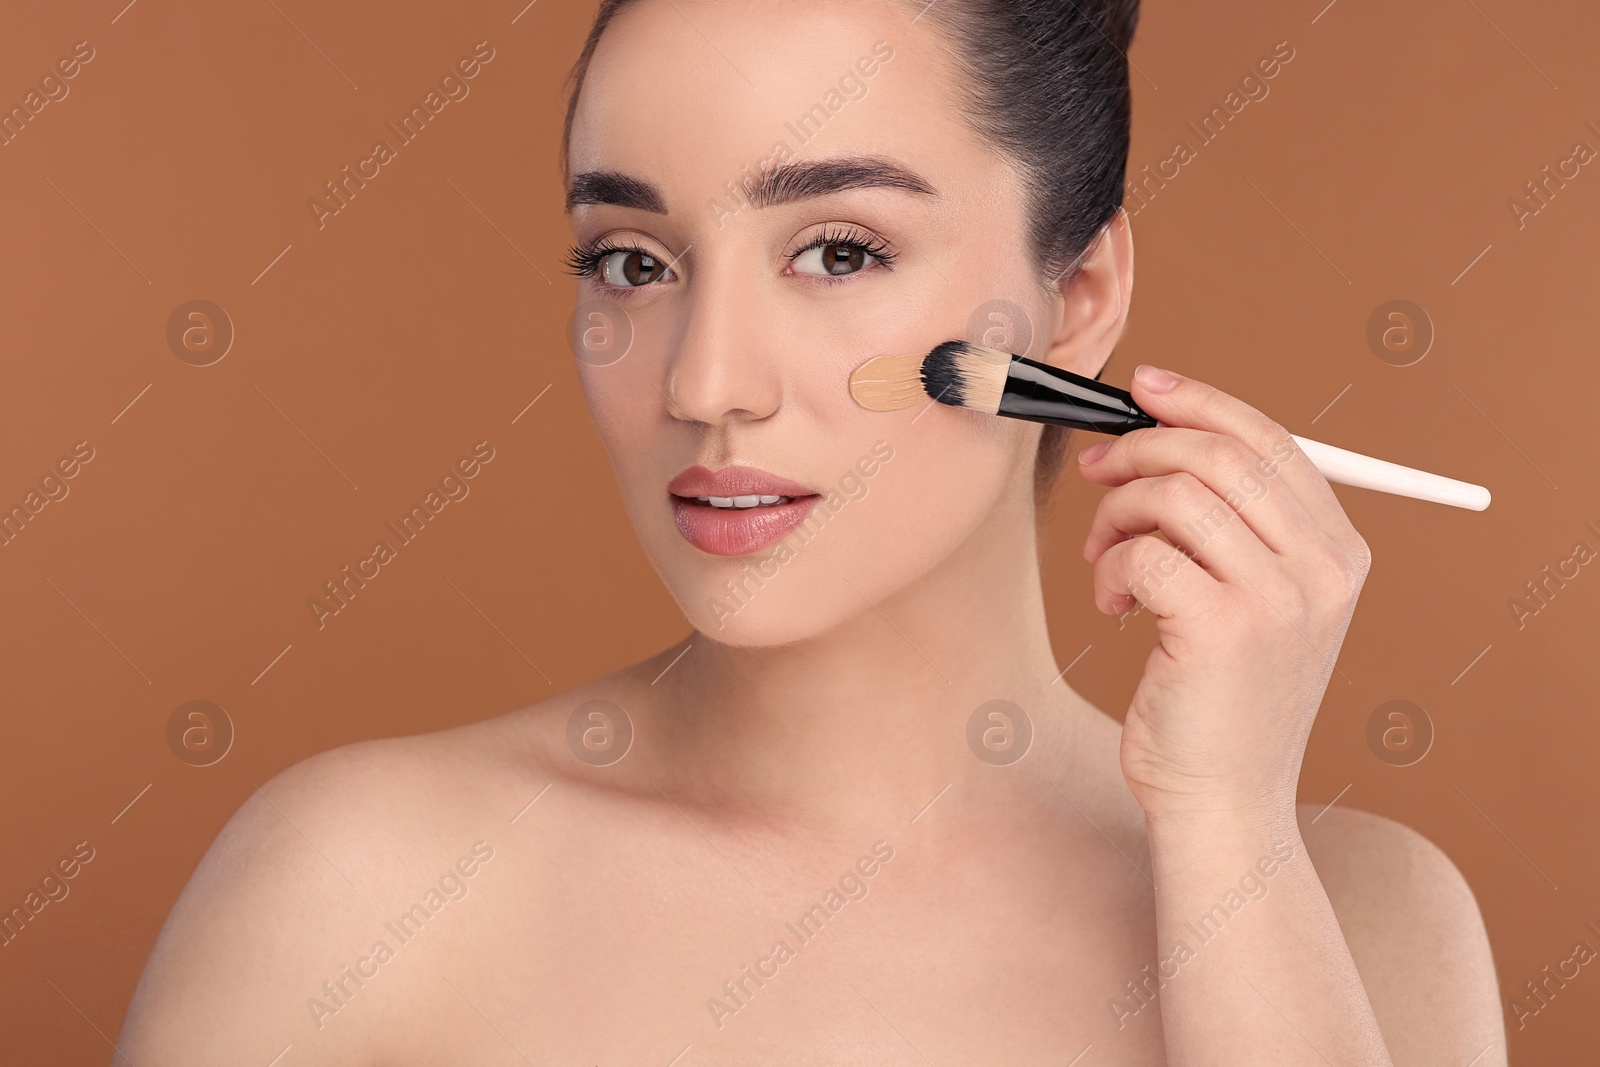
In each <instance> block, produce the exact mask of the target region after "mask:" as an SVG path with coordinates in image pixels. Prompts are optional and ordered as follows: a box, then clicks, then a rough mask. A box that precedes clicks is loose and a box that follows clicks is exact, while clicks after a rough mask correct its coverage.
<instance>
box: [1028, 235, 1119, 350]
mask: <svg viewBox="0 0 1600 1067" xmlns="http://www.w3.org/2000/svg"><path fill="white" fill-rule="evenodd" d="M1132 296H1133V229H1132V224H1131V223H1130V222H1129V220H1128V213H1127V212H1126V211H1125V210H1122V209H1120V208H1119V209H1118V210H1117V213H1116V215H1115V216H1114V217H1113V218H1112V219H1111V221H1110V222H1108V223H1106V224H1105V226H1103V227H1102V228H1101V230H1100V232H1099V234H1097V235H1096V237H1095V239H1094V242H1093V243H1092V244H1090V246H1089V248H1088V251H1087V254H1086V255H1085V256H1084V259H1083V263H1082V264H1081V265H1080V266H1079V267H1078V269H1077V271H1076V272H1075V273H1072V274H1069V275H1068V276H1067V277H1065V278H1063V279H1062V280H1061V281H1060V282H1059V283H1058V284H1057V290H1056V300H1055V321H1054V329H1053V330H1052V331H1051V335H1050V348H1049V350H1048V351H1047V352H1046V353H1045V356H1044V362H1046V363H1049V364H1050V365H1051V366H1055V367H1061V368H1063V369H1064V370H1070V371H1072V372H1074V373H1076V374H1081V375H1083V376H1084V377H1086V378H1097V377H1099V375H1100V371H1101V370H1102V369H1103V368H1104V367H1105V365H1106V361H1107V360H1108V359H1110V358H1111V351H1112V349H1113V348H1115V347H1116V344H1117V340H1118V339H1119V338H1120V337H1121V336H1122V326H1123V323H1124V322H1126V321H1127V319H1128V306H1129V304H1130V302H1131V300H1132Z"/></svg>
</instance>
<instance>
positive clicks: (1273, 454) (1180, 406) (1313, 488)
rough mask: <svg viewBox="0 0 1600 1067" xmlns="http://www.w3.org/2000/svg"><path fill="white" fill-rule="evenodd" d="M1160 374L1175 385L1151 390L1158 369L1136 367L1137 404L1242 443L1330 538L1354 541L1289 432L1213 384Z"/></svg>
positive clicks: (1321, 479)
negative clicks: (1269, 468) (1270, 466)
mask: <svg viewBox="0 0 1600 1067" xmlns="http://www.w3.org/2000/svg"><path fill="white" fill-rule="evenodd" d="M1152 372H1154V373H1152ZM1165 373H1166V374H1167V375H1170V376H1171V377H1173V378H1175V379H1177V381H1176V384H1174V385H1173V386H1172V387H1171V388H1170V389H1168V390H1166V391H1164V392H1156V391H1155V390H1154V389H1152V388H1151V384H1152V379H1153V378H1156V377H1159V376H1160V375H1161V374H1162V370H1161V368H1156V367H1149V366H1141V367H1140V368H1137V369H1136V370H1135V373H1134V378H1133V387H1134V388H1133V392H1134V399H1135V401H1136V402H1137V403H1138V404H1139V406H1140V407H1142V408H1144V409H1145V410H1146V411H1147V412H1149V413H1150V414H1151V415H1154V416H1155V417H1156V418H1157V419H1159V420H1160V421H1162V422H1164V423H1166V424H1168V425H1170V426H1186V427H1191V428H1193V429H1197V430H1212V431H1214V432H1217V433H1225V434H1228V435H1229V436H1231V437H1236V438H1238V439H1239V440H1240V441H1243V442H1244V443H1245V445H1246V446H1248V447H1249V448H1250V449H1251V450H1252V451H1253V452H1255V453H1256V454H1257V455H1258V456H1261V457H1262V458H1263V459H1267V460H1269V461H1271V462H1272V463H1273V464H1274V465H1275V466H1276V468H1277V476H1278V477H1281V478H1283V480H1284V482H1285V484H1287V485H1289V486H1290V487H1291V488H1292V489H1293V491H1294V494H1295V495H1296V496H1297V497H1299V499H1300V502H1301V504H1302V505H1303V506H1304V507H1305V509H1306V512H1307V513H1308V514H1309V515H1311V516H1312V518H1314V519H1316V521H1317V523H1318V524H1319V525H1320V526H1321V527H1322V528H1323V530H1324V531H1326V533H1327V534H1328V536H1329V537H1330V538H1332V539H1333V540H1334V541H1335V542H1337V543H1339V544H1341V545H1347V546H1353V545H1354V543H1355V541H1356V540H1359V536H1358V535H1357V534H1356V532H1355V528H1354V527H1352V526H1351V525H1350V520H1349V518H1348V517H1347V516H1346V515H1345V513H1344V508H1343V507H1341V506H1340V505H1339V498H1338V497H1337V496H1335V495H1334V492H1333V488H1332V487H1331V486H1329V485H1328V479H1327V478H1325V477H1324V476H1323V474H1322V472H1321V471H1319V470H1317V468H1316V465H1315V464H1313V463H1312V462H1311V460H1310V458H1309V457H1308V456H1306V454H1305V452H1303V451H1302V450H1301V449H1300V446H1299V445H1297V444H1296V443H1295V441H1294V438H1293V437H1292V436H1291V435H1290V434H1289V431H1288V430H1286V429H1284V428H1283V426H1281V425H1280V424H1279V423H1278V422H1276V421H1275V420H1273V419H1271V418H1269V417H1267V416H1266V415H1264V414H1263V413H1262V412H1260V411H1258V410H1256V409H1255V408H1253V407H1251V406H1250V405H1249V404H1246V403H1245V402H1244V401H1243V400H1240V399H1239V398H1237V397H1235V396H1231V395H1230V394H1228V393H1225V392H1223V391H1222V390H1221V389H1218V388H1216V387H1215V386H1211V385H1207V384H1206V383H1205V382H1201V381H1196V380H1195V379H1193V378H1186V377H1184V376H1183V375H1181V374H1174V373H1173V372H1172V371H1166V372H1165ZM1147 401H1148V403H1147Z"/></svg>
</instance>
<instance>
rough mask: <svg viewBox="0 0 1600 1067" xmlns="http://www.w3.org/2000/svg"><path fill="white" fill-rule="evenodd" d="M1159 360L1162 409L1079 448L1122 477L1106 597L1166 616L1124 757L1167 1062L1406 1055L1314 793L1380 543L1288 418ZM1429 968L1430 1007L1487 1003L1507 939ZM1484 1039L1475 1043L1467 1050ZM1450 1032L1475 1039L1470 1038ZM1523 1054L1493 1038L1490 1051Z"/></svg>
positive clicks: (1139, 393)
mask: <svg viewBox="0 0 1600 1067" xmlns="http://www.w3.org/2000/svg"><path fill="white" fill-rule="evenodd" d="M1152 371H1155V368H1149V367H1141V368H1139V369H1138V371H1137V372H1136V373H1135V376H1134V383H1133V384H1134V389H1133V391H1134V398H1135V400H1136V401H1137V402H1138V403H1139V405H1140V406H1141V407H1142V408H1144V410H1146V411H1148V412H1149V413H1150V414H1152V415H1154V416H1155V417H1156V418H1157V419H1159V420H1160V421H1161V425H1160V426H1156V427H1152V428H1149V429H1142V430H1136V431H1134V432H1132V433H1129V434H1127V435H1125V436H1123V437H1120V438H1117V439H1115V440H1113V441H1109V442H1106V444H1105V447H1102V448H1099V449H1098V450H1094V449H1091V450H1086V451H1085V453H1084V454H1082V455H1080V457H1079V459H1080V468H1081V469H1082V470H1083V472H1084V475H1085V477H1087V478H1089V479H1090V480H1091V481H1095V482H1098V483H1100V484H1103V485H1110V486H1113V487H1114V488H1112V489H1111V490H1110V492H1108V493H1106V494H1105V497H1104V498H1103V499H1102V500H1101V502H1100V505H1099V507H1098V508H1097V510H1096V513H1095V516H1094V520H1093V522H1092V524H1091V527H1090V531H1089V535H1088V539H1087V542H1086V544H1085V546H1084V556H1085V558H1086V559H1088V560H1089V561H1090V562H1091V563H1093V564H1094V565H1095V598H1096V604H1097V605H1098V606H1099V608H1100V609H1101V610H1102V611H1105V612H1108V613H1111V614H1120V613H1122V612H1124V611H1126V610H1129V609H1131V608H1132V606H1133V605H1134V604H1135V603H1138V604H1141V605H1143V607H1145V608H1147V609H1149V610H1150V611H1151V612H1152V613H1153V614H1154V615H1155V617H1156V629H1157V632H1158V634H1159V637H1160V640H1159V642H1158V644H1157V646H1156V647H1155V648H1154V649H1153V650H1152V651H1151V653H1150V657H1149V659H1148V661H1147V662H1146V665H1145V671H1144V675H1143V677H1142V678H1141V679H1140V682H1139V686H1138V689H1137V690H1136V691H1135V694H1134V698H1133V701H1132V703H1131V705H1130V706H1129V708H1128V713H1127V716H1126V718H1125V720H1124V723H1123V730H1122V744H1121V763H1122V771H1123V776H1124V777H1125V778H1126V779H1127V782H1128V786H1129V789H1130V790H1131V791H1132V793H1133V795H1134V797H1135V799H1136V800H1137V801H1138V802H1139V805H1140V807H1142V808H1143V809H1144V812H1145V819H1146V828H1147V831H1148V835H1149V840H1150V849H1151V856H1152V865H1153V880H1154V883H1155V891H1156V892H1155V896H1156V913H1157V937H1158V947H1159V950H1160V951H1161V953H1162V954H1163V956H1162V963H1161V965H1160V967H1159V978H1160V979H1161V981H1160V985H1161V988H1160V989H1159V992H1158V995H1159V999H1160V1004H1161V1016H1162V1022H1163V1029H1164V1033H1165V1035H1166V1046H1167V1056H1168V1061H1169V1062H1170V1063H1172V1064H1174V1065H1191V1064H1227V1065H1229V1067H1242V1065H1248V1064H1272V1065H1280V1064H1297V1063H1305V1064H1322V1063H1327V1064H1339V1065H1341V1067H1342V1065H1346V1064H1351V1065H1354V1064H1361V1065H1372V1067H1383V1065H1387V1064H1392V1063H1395V1062H1397V1060H1396V1059H1395V1058H1394V1057H1395V1053H1396V1049H1397V1048H1400V1047H1405V1048H1407V1049H1408V1054H1407V1059H1406V1060H1403V1061H1398V1062H1402V1063H1409V1062H1413V1061H1412V1060H1411V1059H1410V1053H1409V1050H1410V1049H1412V1048H1413V1047H1414V1045H1413V1043H1411V1042H1409V1041H1399V1042H1395V1043H1394V1044H1393V1045H1389V1044H1387V1043H1386V1040H1385V1034H1384V1032H1383V1031H1382V1030H1380V1027H1379V1021H1378V1016H1377V1014H1376V1013H1375V1012H1374V1009H1373V1004H1372V1002H1371V997H1370V992H1371V990H1372V989H1374V988H1386V989H1387V988H1392V983H1391V982H1388V981H1386V978H1387V976H1386V975H1381V974H1368V975H1364V974H1362V973H1361V972H1360V971H1358V968H1357V962H1356V961H1355V960H1354V959H1353V958H1352V952H1351V947H1350V945H1349V944H1348V943H1347V941H1346V937H1345V931H1344V930H1343V929H1342V928H1341V924H1340V918H1341V917H1340V916H1338V915H1336V914H1335V908H1334V906H1333V904H1331V903H1330V900H1329V894H1328V893H1327V892H1326V891H1325V889H1324V885H1323V883H1322V881H1321V880H1320V879H1319V877H1318V872H1317V870H1316V868H1314V867H1313V866H1312V864H1311V861H1310V860H1309V858H1308V857H1307V852H1306V843H1305V841H1304V840H1303V839H1302V836H1301V832H1300V829H1299V825H1298V822H1297V820H1296V814H1295V793H1296V785H1297V783H1298V779H1299V775H1300V764H1301V760H1302V758H1303V756H1304V753H1305V745H1306V740H1307V738H1308V737H1309V736H1310V733H1311V726H1312V723H1313V721H1314V719H1315V717H1316V713H1317V709H1318V707H1319V706H1320V705H1321V702H1322V697H1323V693H1324V690H1325V689H1326V687H1327V684H1328V680H1329V677H1330V676H1331V675H1332V673H1333V671H1334V669H1335V661H1336V659H1337V657H1338V652H1339V648H1340V646H1341V644H1342V643H1343V640H1344V634H1345V631H1346V629H1347V628H1348V626H1349V624H1350V619H1351V617H1352V614H1353V613H1354V610H1355V604H1356V599H1357V597H1358V596H1359V594H1360V590H1361V586H1362V584H1363V583H1364V582H1365V579H1366V575H1367V571H1368V568H1369V566H1370V559H1371V557H1370V553H1369V552H1368V549H1367V545H1366V542H1365V541H1364V540H1363V539H1362V538H1361V537H1360V535H1359V534H1357V532H1356V531H1355V529H1354V528H1353V527H1352V526H1351V524H1350V521H1349V519H1348V517H1347V516H1346V515H1345V513H1344V510H1343V508H1342V507H1341V506H1340V504H1339V501H1338V498H1337V497H1335V496H1334V494H1333V491H1332V489H1331V488H1330V487H1329V485H1328V482H1327V479H1326V478H1324V477H1323V476H1322V475H1321V473H1320V472H1318V471H1317V469H1316V467H1315V466H1314V465H1312V463H1311V461H1310V460H1309V459H1308V458H1307V457H1306V456H1305V454H1304V453H1303V452H1301V451H1300V449H1299V448H1298V447H1297V446H1296V445H1295V443H1294V441H1293V438H1292V437H1290V435H1289V433H1288V431H1287V430H1286V429H1284V428H1283V427H1282V426H1280V425H1279V424H1278V423H1276V422H1274V421H1273V420H1271V419H1269V418H1268V417H1266V416H1265V415H1263V414H1262V413H1261V412H1259V411H1257V410H1255V409H1254V408H1252V407H1250V406H1249V405H1248V404H1245V403H1244V402H1242V401H1240V400H1238V399H1236V398H1234V397H1232V396H1229V395H1228V394H1226V393H1224V392H1222V391H1221V390H1218V389H1215V388H1212V387H1211V386H1209V385H1206V384H1204V383H1202V382H1198V381H1194V380H1192V379H1189V378H1184V377H1182V376H1178V375H1171V374H1164V373H1163V372H1159V371H1156V372H1155V373H1151V372H1152ZM1163 377H1164V378H1165V379H1166V380H1165V382H1163V381H1162V379H1163ZM1401 506H1416V505H1412V504H1407V503H1404V502H1402V505H1401ZM1158 532H1159V533H1160V534H1163V535H1165V538H1166V540H1162V539H1161V538H1158V537H1155V536H1151V535H1152V534H1155V533H1158ZM1346 681H1348V679H1346ZM1368 844H1369V842H1366V841H1364V840H1363V838H1362V836H1361V835H1356V836H1355V837H1354V838H1352V839H1351V840H1350V841H1347V842H1345V847H1346V848H1347V849H1349V848H1353V849H1355V850H1356V852H1357V854H1358V855H1360V858H1361V859H1362V860H1364V861H1366V862H1367V864H1368V865H1367V866H1366V867H1365V868H1364V870H1362V872H1361V873H1360V874H1359V875H1358V876H1357V877H1358V879H1359V878H1370V879H1371V880H1372V881H1373V882H1374V883H1381V881H1382V877H1383V872H1382V871H1381V869H1379V867H1378V865H1379V864H1381V863H1382V862H1383V860H1384V859H1385V858H1386V857H1387V856H1389V855H1392V853H1385V852H1384V851H1383V850H1382V849H1379V848H1377V847H1376V845H1373V847H1371V848H1370V849H1368V851H1367V853H1366V854H1364V855H1361V854H1360V850H1361V849H1362V848H1364V847H1366V846H1367V845H1368ZM1436 868H1437V865H1436ZM1451 870H1452V872H1453V868H1451ZM1456 877H1459V875H1457V876H1456ZM1435 878H1436V880H1438V876H1437V875H1435ZM1441 885H1442V882H1441ZM1461 888H1462V889H1464V886H1463V887H1461ZM1463 899H1465V901H1466V902H1467V903H1466V904H1465V905H1463V904H1462V900H1463ZM1470 900H1471V895H1470V893H1462V892H1441V893H1440V894H1438V897H1437V899H1434V898H1432V897H1430V896H1427V895H1424V896H1421V897H1420V898H1417V897H1408V898H1407V899H1406V903H1405V904H1404V905H1403V907H1402V911H1401V915H1402V919H1401V925H1414V926H1417V927H1419V928H1423V929H1429V930H1443V931H1446V934H1445V935H1443V936H1449V935H1450V933H1460V934H1462V935H1463V936H1469V937H1470V936H1472V934H1471V933H1469V929H1470V928H1472V927H1473V925H1474V924H1477V923H1478V920H1477V917H1476V907H1475V905H1471V903H1470ZM1380 910H1381V909H1380ZM1391 911H1392V909H1391ZM1390 925H1391V926H1393V925H1395V923H1394V921H1393V919H1392V918H1391V920H1390ZM1476 929H1478V930H1481V925H1477V926H1476ZM1415 952H1416V956H1417V958H1418V959H1419V960H1420V961H1421V962H1420V967H1421V969H1422V971H1423V973H1425V974H1427V973H1431V972H1432V970H1434V969H1437V966H1438V964H1439V963H1440V962H1441V961H1442V960H1444V959H1446V958H1449V957H1451V956H1452V952H1451V950H1450V949H1448V948H1446V947H1444V946H1441V945H1439V944H1437V943H1430V942H1428V941H1423V942H1420V943H1416V944H1415ZM1430 965H1431V967H1430ZM1379 966H1380V969H1382V967H1383V965H1382V964H1380V965H1379ZM1485 968H1489V969H1488V973H1487V974H1485V973H1484V971H1485ZM1369 969H1371V968H1369ZM1364 979H1366V981H1365V982H1364V981H1363V980H1364ZM1427 985H1428V988H1429V989H1430V990H1431V991H1432V993H1433V994H1434V996H1433V997H1432V999H1429V1000H1424V1001H1423V1002H1422V1003H1424V1004H1427V1005H1428V1006H1427V1007H1426V1008H1425V1009H1424V1010H1425V1011H1431V1012H1433V1013H1434V1014H1444V1015H1448V1016H1450V1017H1459V1014H1460V1013H1461V1012H1462V1011H1463V1010H1466V1011H1468V1012H1469V1013H1470V1012H1472V1011H1478V1012H1479V1014H1480V1015H1481V1010H1480V1009H1479V1008H1477V1007H1471V1008H1467V1009H1463V1008H1462V1007H1461V1005H1460V1004H1458V1003H1454V1002H1452V998H1455V997H1457V996H1458V995H1460V994H1463V993H1464V992H1467V991H1470V992H1471V993H1472V996H1471V997H1469V998H1468V999H1469V1000H1470V1001H1471V1004H1472V1005H1481V1003H1482V1000H1481V990H1482V989H1483V988H1484V987H1485V986H1487V987H1489V988H1492V986H1493V972H1492V968H1490V965H1489V961H1488V959H1487V953H1484V954H1483V957H1482V958H1481V959H1478V960H1476V961H1475V971H1474V973H1472V974H1471V975H1468V976H1466V977H1464V978H1462V979H1460V980H1459V982H1458V984H1456V985H1451V984H1449V983H1447V982H1446V983H1441V982H1439V981H1438V980H1437V979H1435V980H1432V981H1429V982H1428V983H1427ZM1434 1000H1437V1001H1439V1003H1433V1001H1434ZM1417 1025H1418V1026H1419V1027H1421V1028H1423V1029H1426V1024H1422V1023H1418V1024H1417ZM1484 1029H1485V1027H1483V1026H1481V1025H1480V1026H1479V1027H1477V1028H1476V1029H1471V1030H1469V1031H1468V1032H1466V1033H1459V1034H1456V1035H1455V1036H1454V1037H1452V1038H1451V1039H1450V1041H1449V1042H1447V1044H1452V1045H1455V1046H1459V1045H1461V1043H1462V1042H1465V1041H1467V1040H1476V1038H1477V1037H1478V1036H1480V1035H1481V1034H1482V1033H1483V1032H1484ZM1480 1051H1483V1050H1480V1049H1479V1048H1473V1049H1470V1050H1465V1055H1463V1056H1460V1057H1459V1062H1460V1064H1461V1065H1462V1067H1464V1065H1465V1064H1466V1063H1468V1062H1469V1061H1470V1060H1471V1059H1472V1057H1473V1056H1477V1055H1479V1053H1480ZM1429 1052H1430V1054H1431V1055H1432V1056H1435V1057H1439V1059H1437V1060H1436V1061H1435V1062H1442V1063H1454V1062H1456V1061H1457V1058H1458V1057H1457V1056H1456V1052H1457V1048H1456V1047H1449V1048H1445V1047H1439V1048H1434V1049H1430V1050H1429ZM1496 1056H1499V1057H1502V1058H1501V1059H1495V1058H1494V1057H1496ZM1502 1062H1504V1061H1503V1050H1501V1051H1496V1050H1494V1049H1490V1050H1488V1051H1483V1058H1480V1059H1479V1060H1478V1061H1477V1063H1475V1064H1473V1067H1486V1065H1488V1064H1490V1063H1502Z"/></svg>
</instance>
